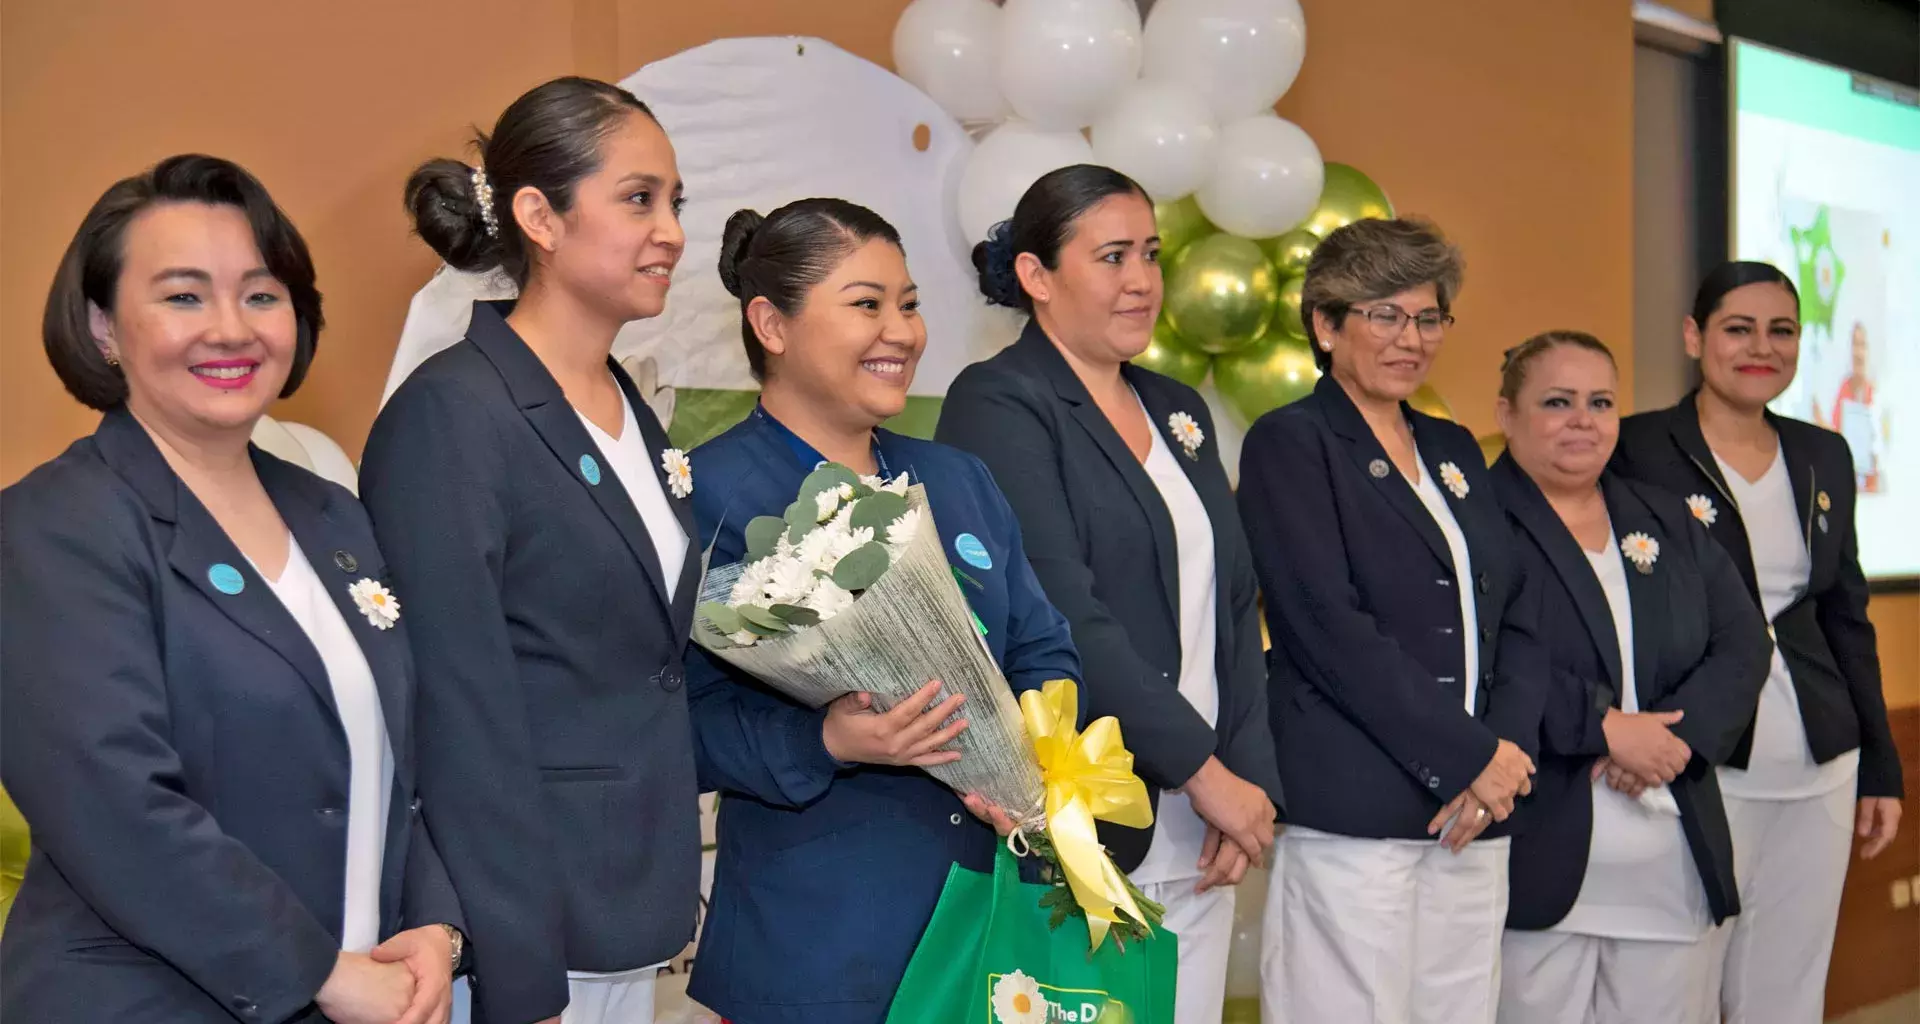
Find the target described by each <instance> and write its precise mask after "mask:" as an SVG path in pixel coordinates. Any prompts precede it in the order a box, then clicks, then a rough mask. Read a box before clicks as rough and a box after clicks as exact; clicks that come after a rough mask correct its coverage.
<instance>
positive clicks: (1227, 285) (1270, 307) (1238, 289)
mask: <svg viewBox="0 0 1920 1024" xmlns="http://www.w3.org/2000/svg"><path fill="white" fill-rule="evenodd" d="M1279 299H1280V274H1279V272H1278V271H1276V270H1274V269H1273V264H1271V263H1269V262H1267V254H1266V253H1263V252H1261V251H1260V247H1259V246H1258V245H1255V244H1254V243H1253V242H1252V241H1250V240H1249V239H1245V238H1240V237H1238V236H1235V235H1208V236H1207V237H1205V238H1202V239H1201V240H1199V241H1198V242H1195V243H1193V244H1192V245H1190V246H1188V247H1187V248H1186V250H1185V251H1184V252H1182V253H1180V255H1178V256H1175V257H1174V259H1173V265H1172V266H1171V267H1169V268H1168V270H1167V298H1166V306H1165V309H1166V318H1167V320H1168V322H1169V323H1171V324H1172V325H1173V329H1174V330H1175V331H1177V332H1179V334H1180V337H1181V338H1183V339H1185V340H1186V341H1187V343H1188V344H1190V345H1192V346H1193V347H1195V348H1197V349H1199V350H1200V351H1202V352H1211V353H1213V354H1215V355H1218V354H1220V353H1222V352H1231V351H1233V350H1234V349H1237V348H1239V347H1240V346H1242V345H1245V344H1247V343H1249V342H1251V341H1253V340H1254V339H1256V338H1259V337H1260V336H1261V335H1263V334H1265V333H1266V331H1267V328H1268V327H1269V326H1270V325H1271V324H1272V323H1273V316H1274V311H1275V307H1276V306H1277V305H1278V303H1279Z"/></svg>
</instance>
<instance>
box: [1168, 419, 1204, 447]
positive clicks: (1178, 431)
mask: <svg viewBox="0 0 1920 1024" xmlns="http://www.w3.org/2000/svg"><path fill="white" fill-rule="evenodd" d="M1167 426H1168V428H1169V429H1171V430H1172V431H1173V436H1174V438H1175V439H1176V440H1178V441H1179V442H1180V447H1181V448H1184V449H1186V453H1187V458H1189V459H1192V458H1197V457H1198V456H1199V454H1200V446H1201V445H1203V444H1206V443H1207V432H1206V431H1204V430H1201V429H1200V424H1199V422H1198V421H1196V420H1195V419H1194V418H1193V417H1192V416H1189V415H1187V414H1186V413H1184V412H1176V413H1174V414H1173V415H1171V416H1169V417H1167Z"/></svg>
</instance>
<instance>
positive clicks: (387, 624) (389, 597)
mask: <svg viewBox="0 0 1920 1024" xmlns="http://www.w3.org/2000/svg"><path fill="white" fill-rule="evenodd" d="M347 593H349V594H351V595H353V604H354V607H356V608H358V609H360V614H362V615H365V616H366V617H367V621H368V622H370V623H372V624H373V627H374V628H375V629H392V628H393V624H394V623H396V622H398V621H400V599H399V598H396V597H394V596H393V591H391V590H388V589H387V588H386V587H383V586H381V585H380V583H379V582H378V581H375V580H371V579H362V580H360V581H359V582H358V583H355V584H353V585H352V586H350V587H348V588H347Z"/></svg>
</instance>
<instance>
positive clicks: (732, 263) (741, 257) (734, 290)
mask: <svg viewBox="0 0 1920 1024" xmlns="http://www.w3.org/2000/svg"><path fill="white" fill-rule="evenodd" d="M766 222H767V219H766V218H765V217H762V216H760V215H759V214H758V213H755V212H754V211H752V210H735V211H733V216H731V217H728V218H727V226H726V227H725V228H723V229H721V231H720V284H721V285H722V286H724V287H725V288H726V289H727V294H729V295H731V296H733V297H734V298H736V299H741V298H746V296H744V295H741V294H740V264H741V263H743V262H745V261H746V258H747V249H748V247H749V246H751V245H752V244H753V234H754V232H756V231H758V230H760V225H762V224H765V223H766Z"/></svg>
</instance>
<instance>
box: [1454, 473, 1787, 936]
mask: <svg viewBox="0 0 1920 1024" xmlns="http://www.w3.org/2000/svg"><path fill="white" fill-rule="evenodd" d="M1492 475H1493V483H1494V489H1495V490H1496V491H1498V492H1499V494H1500V501H1501V503H1502V504H1503V505H1505V506H1506V510H1507V516H1508V518H1509V519H1511V520H1512V522H1513V524H1514V533H1515V535H1516V536H1517V537H1518V538H1519V540H1520V544H1519V547H1520V556H1521V558H1522V559H1523V560H1524V561H1525V562H1526V564H1527V572H1528V575H1529V576H1531V577H1533V578H1535V579H1538V580H1540V581H1541V600H1540V627H1539V638H1540V642H1541V644H1542V646H1543V647H1545V649H1546V650H1547V651H1548V652H1549V657H1550V658H1551V670H1550V673H1549V675H1548V687H1549V689H1548V693H1547V700H1546V706H1545V711H1544V714H1543V717H1542V722H1541V730H1540V756H1539V758H1538V760H1537V766H1538V768H1539V774H1537V775H1536V776H1534V780H1533V796H1532V797H1531V798H1530V799H1529V800H1528V801H1527V810H1526V827H1525V828H1524V829H1522V830H1521V831H1520V833H1519V835H1517V836H1515V838H1514V841H1513V855H1512V860H1511V864H1510V866H1509V868H1508V872H1507V884H1508V891H1509V899H1508V902H1507V927H1509V928H1523V929H1534V930H1538V929H1543V928H1551V927H1553V926H1554V925H1556V924H1558V923H1560V920H1561V919H1562V918H1564V917H1566V916H1567V911H1569V910H1571V909H1573V904H1574V900H1575V899H1576V898H1577V897H1578V896H1579V895H1580V885H1581V880H1582V879H1583V878H1585V876H1586V864H1587V852H1588V850H1589V848H1590V845H1591V842H1592V836H1593V784H1592V768H1593V763H1594V761H1595V759H1597V758H1599V757H1601V756H1604V755H1605V754H1606V753H1607V737H1606V733H1605V732H1604V731H1603V730H1602V728H1601V723H1602V721H1603V720H1604V719H1605V718H1606V715H1607V712H1608V711H1609V710H1611V709H1614V708H1618V707H1620V706H1621V705H1620V701H1621V691H1622V687H1623V685H1624V684H1623V682H1622V678H1623V677H1622V674H1621V673H1622V671H1623V668H1622V666H1621V664H1620V638H1619V634H1617V633H1616V632H1615V631H1614V628H1613V609H1612V606H1611V605H1609V604H1608V603H1607V595H1606V591H1605V590H1604V589H1603V588H1602V587H1601V586H1600V579H1599V577H1598V576H1596V575H1594V572H1593V564H1592V563H1591V562H1589V561H1588V559H1587V555H1586V553H1585V552H1584V551H1582V550H1581V548H1580V544H1579V542H1578V541H1576V540H1574V538H1573V534H1572V533H1571V532H1570V531H1568V529H1567V527H1566V524H1565V523H1564V522H1562V521H1561V519H1560V516H1559V514H1558V513H1557V512H1555V511H1554V510H1553V506H1552V505H1550V504H1548V503H1547V499H1546V496H1545V495H1543V494H1541V493H1540V488H1539V487H1538V486H1536V485H1535V484H1534V482H1533V480H1532V479H1531V478H1529V477H1528V476H1527V474H1526V472H1525V471H1524V470H1522V469H1521V468H1520V467H1519V465H1518V464H1516V463H1515V462H1514V461H1513V457H1512V456H1511V455H1502V456H1501V457H1500V460H1499V461H1498V462H1496V463H1494V466H1493V471H1492ZM1600 490H1601V492H1602V494H1603V495H1604V497H1605V499H1606V503H1607V515H1608V517H1609V518H1610V519H1611V520H1612V521H1613V533H1614V536H1615V537H1616V538H1624V537H1627V536H1629V535H1631V534H1634V533H1643V534H1645V535H1647V536H1648V537H1650V538H1652V540H1653V541H1654V542H1655V543H1656V544H1658V545H1659V549H1658V550H1659V554H1658V556H1657V557H1656V558H1655V560H1654V563H1653V565H1652V567H1651V571H1649V572H1645V573H1642V572H1639V571H1634V570H1630V571H1628V573H1627V598H1628V602H1629V603H1630V604H1631V605H1632V614H1633V683H1634V693H1635V695H1636V696H1637V697H1638V698H1639V705H1640V710H1642V711H1683V712H1685V713H1686V717H1684V718H1682V719H1681V720H1680V721H1678V722H1676V723H1674V724H1673V726H1672V727H1671V728H1672V730H1673V733H1674V735H1676V736H1679V737H1680V738H1681V739H1682V740H1685V741H1686V743H1687V745H1688V746H1689V747H1692V748H1693V759H1692V761H1691V762H1689V763H1688V765H1687V770H1686V771H1685V772H1683V773H1681V775H1680V776H1679V777H1678V778H1676V779H1674V780H1673V782H1672V783H1671V784H1670V785H1669V786H1668V789H1669V791H1670V792H1672V794H1673V799H1674V802H1675V803H1676V804H1678V805H1679V806H1680V826H1681V830H1682V831H1683V832H1685V833H1686V837H1687V846H1688V848H1689V849H1690V850H1691V852H1692V854H1693V862H1694V866H1695V868H1696V869H1697V870H1698V871H1699V872H1700V881H1701V883H1702V885H1703V887H1704V889H1705V891H1706V896H1707V908H1708V910H1709V911H1710V912H1711V913H1712V914H1713V920H1714V923H1715V924H1718V923H1720V922H1721V921H1724V920H1726V919H1727V918H1728V917H1730V916H1732V915H1734V914H1737V913H1739V912H1740V892H1739V888H1738V886H1736V885H1735V884H1734V876H1733V835H1732V833H1731V832H1730V831H1728V827H1727V812H1726V807H1725V806H1724V805H1723V804H1722V803H1721V800H1720V784H1719V781H1718V780H1717V779H1716V778H1715V775H1714V766H1715V765H1718V764H1721V763H1724V762H1725V761H1726V759H1727V757H1728V755H1730V754H1731V753H1732V752H1733V747H1734V744H1735V743H1736V742H1738V741H1739V739H1740V734H1741V733H1742V732H1743V731H1744V730H1745V729H1746V725H1747V722H1748V721H1749V720H1750V719H1751V718H1752V717H1753V709H1754V705H1755V704H1756V703H1757V702H1758V701H1759V699H1760V688H1761V687H1762V686H1764V685H1765V684H1766V681H1767V665H1768V663H1769V661H1770V660H1771V659H1772V656H1773V644H1772V643H1770V642H1768V640H1767V629H1766V622H1765V621H1764V620H1762V619H1761V617H1760V613H1759V611H1758V610H1756V609H1755V608H1754V607H1753V606H1752V605H1751V604H1750V603H1748V602H1746V601H1743V600H1740V595H1741V594H1742V593H1743V592H1744V588H1743V587H1742V585H1741V582H1740V573H1739V570H1737V569H1735V568H1734V566H1733V560H1732V559H1731V558H1729V557H1727V553H1726V552H1725V551H1723V550H1721V548H1720V545H1718V544H1716V543H1714V542H1713V539H1712V538H1711V537H1709V536H1708V535H1707V531H1706V528H1705V527H1703V526H1701V525H1700V524H1699V523H1697V522H1694V521H1693V517H1692V515H1691V514H1690V513H1688V511H1687V508H1686V506H1685V505H1684V504H1683V503H1682V502H1681V501H1680V499H1678V498H1676V497H1674V496H1673V495H1671V494H1668V493H1666V492H1665V491H1661V490H1659V489H1658V488H1654V487H1649V486H1646V485H1644V484H1639V483H1635V482H1633V481H1630V480H1626V479H1622V478H1621V477H1618V476H1615V475H1614V474H1612V473H1607V474H1605V475H1603V476H1602V477H1601V478H1600Z"/></svg>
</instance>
